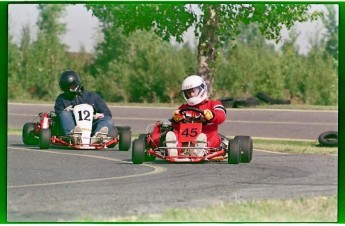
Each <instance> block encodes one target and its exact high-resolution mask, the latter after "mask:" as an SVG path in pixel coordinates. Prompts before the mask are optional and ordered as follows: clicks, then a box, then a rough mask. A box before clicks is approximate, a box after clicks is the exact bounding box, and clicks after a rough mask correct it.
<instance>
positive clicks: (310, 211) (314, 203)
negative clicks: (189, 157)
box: [81, 196, 338, 223]
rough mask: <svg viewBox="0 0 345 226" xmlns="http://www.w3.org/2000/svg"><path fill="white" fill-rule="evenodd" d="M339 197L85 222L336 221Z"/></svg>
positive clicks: (245, 203) (219, 206) (256, 202)
mask: <svg viewBox="0 0 345 226" xmlns="http://www.w3.org/2000/svg"><path fill="white" fill-rule="evenodd" d="M337 213H338V211H337V197H335V196H333V197H313V198H296V199H280V200H252V201H238V202H235V203H226V204H225V203H222V204H217V205H211V206H209V207H206V208H188V209H169V210H166V211H164V212H163V213H162V214H155V215H148V214H142V215H137V216H128V217H121V218H113V219H107V220H96V219H92V218H85V219H82V220H81V221H84V222H86V221H87V222H97V221H99V222H151V223H154V222H165V223H168V222H184V223H186V222H222V223H235V222H246V223H250V222H336V221H337Z"/></svg>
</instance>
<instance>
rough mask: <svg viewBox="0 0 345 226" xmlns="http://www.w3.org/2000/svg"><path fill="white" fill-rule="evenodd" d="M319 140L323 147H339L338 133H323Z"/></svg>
mask: <svg viewBox="0 0 345 226" xmlns="http://www.w3.org/2000/svg"><path fill="white" fill-rule="evenodd" d="M318 140H319V143H320V146H321V147H337V146H338V132H336V131H327V132H324V133H321V134H320V136H319V138H318Z"/></svg>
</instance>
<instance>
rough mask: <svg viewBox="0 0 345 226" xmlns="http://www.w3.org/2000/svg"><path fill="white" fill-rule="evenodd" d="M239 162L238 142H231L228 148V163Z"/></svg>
mask: <svg viewBox="0 0 345 226" xmlns="http://www.w3.org/2000/svg"><path fill="white" fill-rule="evenodd" d="M240 161H241V152H240V142H239V140H231V141H230V144H229V147H228V163H229V164H238V163H239V162H240Z"/></svg>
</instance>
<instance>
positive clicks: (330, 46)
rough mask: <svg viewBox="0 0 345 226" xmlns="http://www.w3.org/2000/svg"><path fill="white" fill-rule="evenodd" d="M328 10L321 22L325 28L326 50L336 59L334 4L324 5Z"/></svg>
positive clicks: (337, 37) (336, 28)
mask: <svg viewBox="0 0 345 226" xmlns="http://www.w3.org/2000/svg"><path fill="white" fill-rule="evenodd" d="M325 6H326V8H327V11H328V14H327V17H324V18H322V22H323V24H324V25H325V27H326V29H327V34H326V39H327V41H326V47H325V48H326V52H328V53H329V54H330V55H331V56H332V57H333V58H334V59H335V60H338V42H339V41H338V39H339V29H338V27H339V25H338V22H337V21H336V12H335V8H334V5H325Z"/></svg>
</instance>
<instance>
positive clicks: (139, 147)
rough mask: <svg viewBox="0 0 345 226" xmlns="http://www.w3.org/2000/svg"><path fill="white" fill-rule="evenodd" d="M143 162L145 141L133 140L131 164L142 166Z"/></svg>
mask: <svg viewBox="0 0 345 226" xmlns="http://www.w3.org/2000/svg"><path fill="white" fill-rule="evenodd" d="M144 160H145V141H144V139H135V140H134V141H133V145H132V162H133V163H134V164H142V163H143V162H144Z"/></svg>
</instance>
